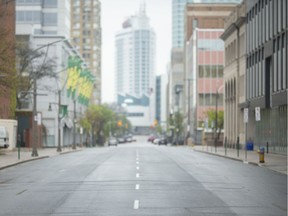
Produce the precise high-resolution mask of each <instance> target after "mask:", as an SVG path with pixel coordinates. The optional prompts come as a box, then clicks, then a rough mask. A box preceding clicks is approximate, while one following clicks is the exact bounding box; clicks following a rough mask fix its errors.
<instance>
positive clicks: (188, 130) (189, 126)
mask: <svg viewBox="0 0 288 216" xmlns="http://www.w3.org/2000/svg"><path fill="white" fill-rule="evenodd" d="M192 80H193V79H186V81H188V121H187V123H188V124H187V136H186V144H187V143H188V139H189V137H190V128H191V113H190V112H191V111H190V110H191V107H190V106H191V105H190V103H191V101H190V97H191V95H190V94H191V91H190V82H191V81H192Z"/></svg>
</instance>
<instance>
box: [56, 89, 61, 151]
mask: <svg viewBox="0 0 288 216" xmlns="http://www.w3.org/2000/svg"><path fill="white" fill-rule="evenodd" d="M60 109H61V90H58V147H57V152H61V151H62V149H61V123H60V121H61V117H60V111H61V110H60Z"/></svg>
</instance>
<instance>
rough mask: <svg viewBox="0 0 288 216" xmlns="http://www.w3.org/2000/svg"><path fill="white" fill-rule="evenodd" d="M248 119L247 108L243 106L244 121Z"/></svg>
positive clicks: (246, 121)
mask: <svg viewBox="0 0 288 216" xmlns="http://www.w3.org/2000/svg"><path fill="white" fill-rule="evenodd" d="M248 119H249V109H248V108H244V123H248Z"/></svg>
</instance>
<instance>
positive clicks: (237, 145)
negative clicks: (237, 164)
mask: <svg viewBox="0 0 288 216" xmlns="http://www.w3.org/2000/svg"><path fill="white" fill-rule="evenodd" d="M236 147H237V157H239V136H237V143H236Z"/></svg>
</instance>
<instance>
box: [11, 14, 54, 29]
mask: <svg viewBox="0 0 288 216" xmlns="http://www.w3.org/2000/svg"><path fill="white" fill-rule="evenodd" d="M42 16H43V17H41V12H40V11H17V12H16V21H17V22H24V23H41V19H42V23H43V26H57V22H58V21H57V13H43V14H42Z"/></svg>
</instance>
